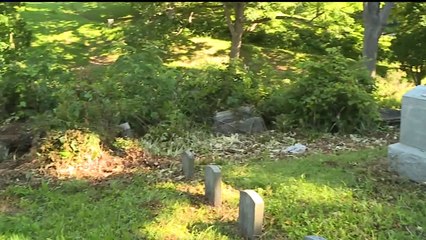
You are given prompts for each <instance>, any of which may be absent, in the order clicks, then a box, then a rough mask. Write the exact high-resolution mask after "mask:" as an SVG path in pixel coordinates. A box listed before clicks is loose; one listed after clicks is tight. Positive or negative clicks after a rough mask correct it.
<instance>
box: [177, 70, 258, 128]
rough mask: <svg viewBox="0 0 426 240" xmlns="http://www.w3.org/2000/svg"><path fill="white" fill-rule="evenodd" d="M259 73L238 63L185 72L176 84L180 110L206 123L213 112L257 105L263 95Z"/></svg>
mask: <svg viewBox="0 0 426 240" xmlns="http://www.w3.org/2000/svg"><path fill="white" fill-rule="evenodd" d="M262 74H263V73H262V72H257V73H255V72H252V71H250V70H247V69H245V67H244V65H243V64H242V63H241V62H234V63H232V64H230V65H228V66H227V67H226V68H224V69H223V68H218V67H216V66H214V67H207V68H206V69H203V70H200V71H194V72H190V71H187V72H186V73H185V74H184V76H183V79H182V80H181V81H180V82H179V94H178V95H179V102H180V108H181V109H182V112H183V113H185V114H186V115H187V116H192V117H193V119H195V120H196V121H200V122H205V121H207V120H209V119H211V117H212V116H213V114H214V112H215V111H222V110H227V109H232V108H237V107H239V106H242V105H257V103H258V102H259V101H260V99H262V98H263V96H264V95H265V93H264V92H263V89H264V84H263V83H262V82H263V81H264V80H265V78H264V77H263V76H262ZM194 103H196V104H194Z"/></svg>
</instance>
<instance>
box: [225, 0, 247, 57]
mask: <svg viewBox="0 0 426 240" xmlns="http://www.w3.org/2000/svg"><path fill="white" fill-rule="evenodd" d="M231 5H233V8H234V12H235V22H234V23H232V20H231V12H230V10H229V9H230V6H231ZM223 6H224V10H225V17H226V22H227V24H228V27H229V31H230V32H231V53H230V54H229V57H230V59H231V60H232V59H237V58H239V57H240V51H241V44H242V38H243V33H244V7H245V3H244V2H236V3H224V4H223Z"/></svg>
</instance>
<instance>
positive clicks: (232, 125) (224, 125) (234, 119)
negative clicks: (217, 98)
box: [213, 107, 266, 134]
mask: <svg viewBox="0 0 426 240" xmlns="http://www.w3.org/2000/svg"><path fill="white" fill-rule="evenodd" d="M213 120H214V125H213V130H214V132H216V133H221V134H233V133H243V134H253V133H259V132H263V131H266V126H265V122H264V120H263V118H261V117H257V116H254V114H253V112H252V110H251V108H250V107H240V108H238V109H236V110H235V111H231V110H227V111H222V112H218V113H216V115H215V116H214V117H213Z"/></svg>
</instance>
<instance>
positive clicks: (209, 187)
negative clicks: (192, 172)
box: [204, 165, 222, 207]
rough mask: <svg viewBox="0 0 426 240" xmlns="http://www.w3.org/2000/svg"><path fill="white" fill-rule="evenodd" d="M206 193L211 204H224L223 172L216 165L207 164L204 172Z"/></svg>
mask: <svg viewBox="0 0 426 240" xmlns="http://www.w3.org/2000/svg"><path fill="white" fill-rule="evenodd" d="M204 174H205V175H204V184H205V195H206V197H207V200H208V202H209V204H210V205H212V206H214V207H217V206H220V205H221V204H222V173H221V171H220V168H219V167H218V166H216V165H207V166H206V168H205V173H204Z"/></svg>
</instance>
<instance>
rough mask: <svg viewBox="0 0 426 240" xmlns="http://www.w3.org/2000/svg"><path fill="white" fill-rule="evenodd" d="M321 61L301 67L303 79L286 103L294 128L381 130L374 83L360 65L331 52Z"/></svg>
mask: <svg viewBox="0 0 426 240" xmlns="http://www.w3.org/2000/svg"><path fill="white" fill-rule="evenodd" d="M327 52H328V54H327V55H325V56H322V57H321V59H315V58H314V59H310V60H307V61H304V62H302V63H300V66H299V67H300V69H301V73H300V77H299V79H297V81H295V82H294V83H293V85H292V86H291V87H290V88H289V89H288V91H287V93H286V96H287V101H286V103H285V105H287V106H286V109H289V110H290V112H288V121H289V123H291V124H293V125H297V126H299V127H305V128H314V129H317V130H320V131H332V132H334V131H342V132H352V131H362V130H367V129H372V128H374V127H376V126H377V120H378V108H377V104H376V102H375V101H374V98H373V96H372V95H371V93H372V91H373V90H374V88H375V86H374V82H373V80H372V79H371V78H370V77H369V76H368V74H367V72H365V71H364V70H363V69H364V68H363V66H361V65H360V63H356V62H354V61H353V60H351V59H348V58H345V57H344V56H342V55H341V54H340V53H339V50H338V49H335V48H330V49H327Z"/></svg>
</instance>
